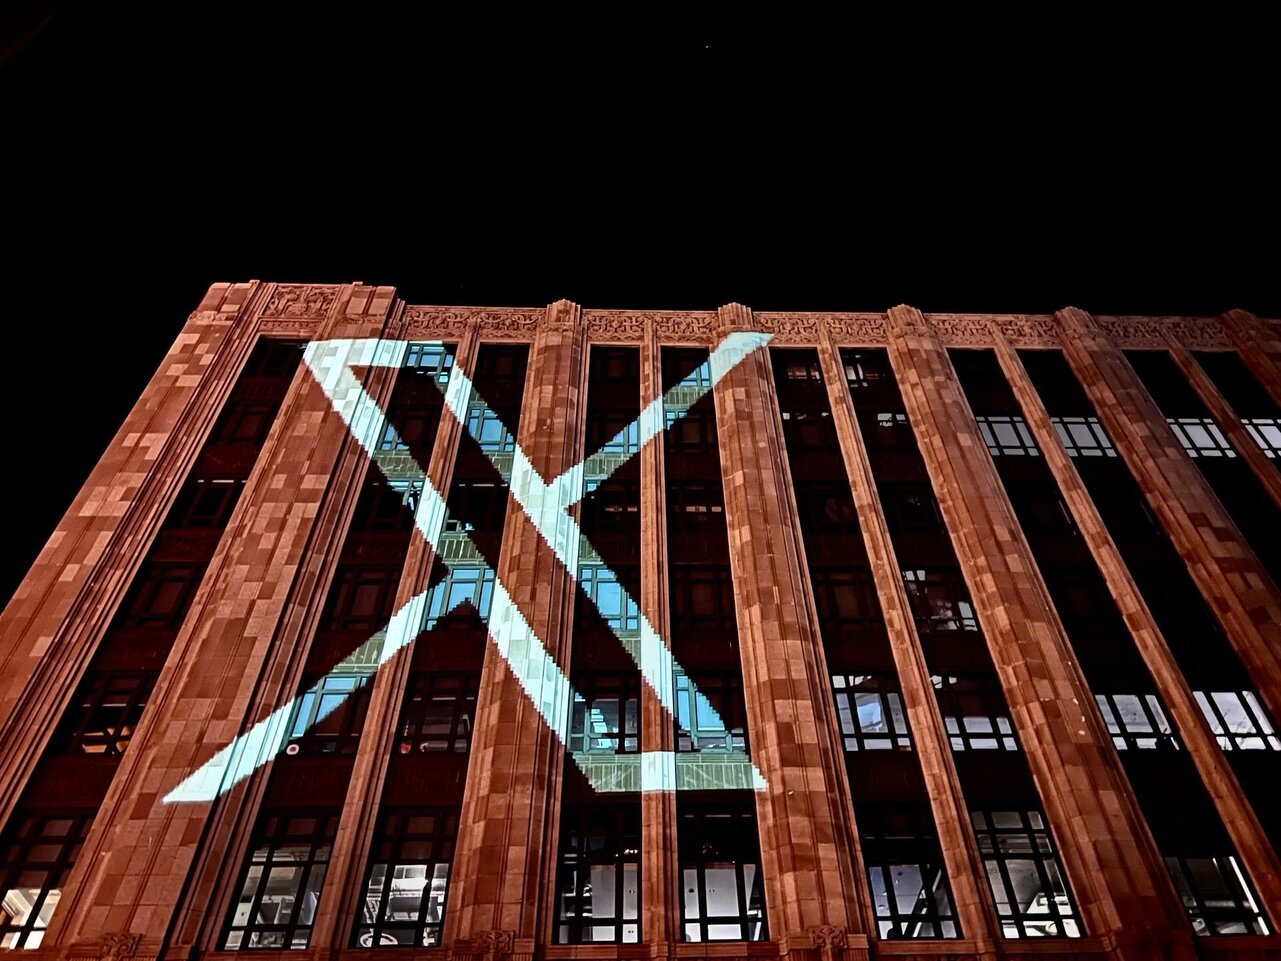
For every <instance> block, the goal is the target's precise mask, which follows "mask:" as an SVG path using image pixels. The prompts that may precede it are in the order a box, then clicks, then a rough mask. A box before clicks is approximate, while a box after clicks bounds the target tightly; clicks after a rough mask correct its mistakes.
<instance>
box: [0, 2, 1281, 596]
mask: <svg viewBox="0 0 1281 961" xmlns="http://www.w3.org/2000/svg"><path fill="white" fill-rule="evenodd" d="M268 6H270V7H271V10H270V11H264V10H263V9H261V8H264V7H268ZM365 6H368V5H363V4H362V5H355V4H352V5H343V7H342V10H341V12H333V11H329V10H326V9H323V8H322V6H321V5H318V4H310V5H293V6H288V5H284V4H281V5H275V4H272V5H267V4H254V5H244V6H238V5H236V4H230V3H222V4H195V5H186V4H169V5H165V6H163V7H162V6H156V7H155V8H154V9H145V7H147V5H135V6H134V7H133V8H132V9H129V10H124V11H122V10H121V9H119V8H118V5H114V4H100V3H84V4H59V3H56V2H52V0H20V2H17V3H15V4H13V5H11V6H10V7H9V8H7V9H6V10H5V12H4V13H3V15H0V58H3V62H2V63H0V118H3V126H2V127H0V130H2V131H3V134H2V136H0V171H3V173H4V184H5V188H6V189H5V191H4V194H3V198H4V199H3V204H2V206H0V225H2V229H3V235H4V238H5V245H4V246H5V250H6V254H5V255H4V260H3V261H2V262H0V263H3V266H0V278H2V279H3V280H4V282H5V286H4V291H5V294H4V301H3V307H0V310H3V313H4V320H5V331H6V336H7V337H8V345H9V349H8V351H7V361H8V363H7V365H6V395H7V401H8V404H7V408H8V414H9V416H8V419H7V426H8V428H9V435H10V436H9V440H10V445H9V447H8V448H7V450H8V451H9V453H8V455H7V457H6V463H5V470H4V472H3V483H4V494H5V495H6V502H5V503H6V505H8V507H9V518H10V519H9V520H8V521H7V522H6V523H5V525H4V528H3V530H4V535H5V536H4V544H5V548H6V549H5V551H4V552H3V557H2V558H0V600H3V599H7V598H8V597H9V595H10V594H11V592H12V590H13V588H14V587H15V586H16V585H17V582H18V580H19V579H20V578H21V576H22V574H23V573H24V572H25V570H26V569H27V567H28V566H29V565H30V563H31V561H32V560H33V559H34V557H35V555H36V553H37V552H38V551H39V549H40V547H41V546H42V545H43V543H44V541H45V540H46V538H47V537H48V535H49V533H50V532H51V531H52V530H53V528H54V526H55V524H56V523H57V520H58V518H59V517H60V516H61V515H62V513H63V512H64V511H65V510H66V508H67V506H68V504H69V503H70V501H71V499H72V497H73V496H74V494H75V492H76V491H77V489H78V488H79V486H80V484H81V483H82V482H83V481H84V479H85V477H86V476H87V475H88V472H89V470H90V469H91V468H92V466H93V464H94V463H95V462H96V460H97V459H98V457H99V456H100V454H101V452H102V450H103V448H104V447H105V445H106V444H107V442H108V441H109V439H110V438H111V436H112V435H113V434H114V432H115V430H116V429H117V428H118V427H119V425H120V423H121V421H122V420H123V418H124V416H125V414H126V412H127V411H128V409H129V408H130V406H131V405H132V404H133V402H134V401H135V400H136V398H137V396H138V394H139V393H140V391H141V390H142V388H143V386H144V384H145V383H146V380H147V378H148V377H149V376H150V374H151V373H152V372H153V371H154V369H155V367H156V366H157V364H158V363H159V361H160V359H161V357H162V356H163V355H164V353H165V351H166V350H167V349H168V347H169V344H170V343H171V342H172V340H173V338H174V336H175V335H176V334H177V333H178V331H179V329H180V328H181V326H182V323H183V321H184V319H185V317H186V315H187V313H188V312H189V311H191V310H192V309H193V308H194V307H195V305H196V303H197V301H198V300H199V298H200V295H201V293H202V292H203V291H204V290H205V289H206V288H207V287H208V285H209V284H210V283H212V282H215V281H234V280H247V279H251V278H256V279H262V280H278V281H302V282H346V281H352V280H361V281H364V282H365V283H370V284H373V283H383V284H394V285H396V286H397V287H398V288H399V290H400V293H401V295H402V296H404V297H406V298H407V299H408V300H409V301H410V302H413V303H440V304H478V305H541V304H545V303H548V302H549V301H552V300H555V299H557V298H560V297H568V298H571V299H573V300H576V301H578V302H580V303H582V304H584V305H586V306H593V307H651V308H704V309H707V308H714V307H716V306H718V305H720V304H723V303H726V302H728V301H731V300H737V301H740V302H742V303H745V304H747V305H749V306H751V307H754V308H757V309H809V310H882V309H885V308H887V307H890V306H893V305H894V304H898V303H902V302H906V303H910V304H913V305H915V306H918V307H920V308H922V309H924V310H940V311H987V310H990V311H1001V312H1007V311H1017V312H1022V311H1036V312H1047V311H1052V310H1054V309H1056V308H1058V307H1061V306H1064V305H1067V304H1075V305H1077V306H1080V307H1083V308H1086V309H1088V310H1092V311H1095V312H1098V313H1145V314H1149V313H1151V314H1162V313H1184V314H1215V313H1219V312H1221V311H1223V310H1225V309H1227V308H1229V307H1235V306H1240V307H1245V308H1247V309H1250V310H1253V311H1255V312H1257V313H1260V314H1264V315H1269V316H1278V315H1281V287H1278V284H1277V282H1276V278H1277V269H1276V265H1277V263H1278V254H1279V253H1281V251H1279V250H1278V247H1279V242H1278V230H1277V223H1278V220H1277V214H1278V208H1279V207H1281V204H1279V203H1278V187H1277V173H1276V170H1277V157H1276V156H1275V154H1270V153H1268V152H1267V150H1266V148H1265V144H1266V143H1267V142H1268V141H1270V140H1271V139H1272V137H1273V131H1272V129H1271V128H1273V127H1274V126H1275V122H1276V119H1275V118H1276V116H1277V104H1276V86H1277V85H1276V81H1275V77H1274V76H1272V75H1271V72H1270V68H1269V65H1270V64H1271V63H1272V62H1273V55H1272V54H1271V53H1270V52H1269V50H1268V49H1267V44H1268V42H1269V38H1271V36H1272V34H1271V33H1270V32H1269V31H1267V30H1265V29H1264V28H1263V26H1262V25H1261V24H1256V23H1249V22H1245V21H1240V20H1238V21H1234V22H1231V23H1227V22H1224V23H1215V22H1211V21H1209V20H1208V19H1207V18H1206V15H1205V11H1200V12H1198V13H1197V14H1196V18H1195V19H1189V20H1188V21H1186V22H1184V21H1178V20H1175V19H1164V20H1159V21H1158V20H1156V19H1155V18H1149V19H1147V20H1145V21H1144V22H1143V23H1141V24H1134V25H1127V24H1122V23H1119V22H1116V21H1115V20H1110V21H1108V22H1107V23H1105V24H1085V23H1081V22H1079V21H1075V20H1073V21H1068V20H1054V19H1053V17H1055V16H1057V17H1060V18H1064V17H1066V16H1067V15H1068V8H1064V9H1058V8H1054V9H1052V10H1050V9H1047V11H1043V13H1045V14H1046V16H1044V17H1043V16H1039V15H1038V17H1037V18H1036V20H1037V21H1038V22H1037V23H1034V22H1032V21H1031V20H1029V21H1028V22H998V21H993V22H978V21H977V20H975V19H973V18H974V17H975V16H976V14H975V13H974V12H973V11H966V12H965V13H964V14H963V15H962V14H959V13H953V14H950V15H949V17H950V18H951V19H948V20H946V21H938V20H931V19H930V17H929V15H927V14H926V13H925V11H924V10H921V9H918V10H915V11H914V12H908V13H907V14H906V15H905V16H906V19H905V20H904V22H901V23H874V22H872V21H871V20H870V19H866V20H865V19H864V18H861V17H859V16H856V17H855V19H854V20H853V21H852V22H851V23H848V24H847V23H844V22H842V23H820V22H817V21H808V22H802V23H795V24H790V25H783V24H780V23H778V22H775V21H774V20H772V19H771V20H761V21H756V22H746V21H745V20H743V19H742V15H741V12H740V11H741V7H728V6H727V7H716V6H711V5H706V6H700V7H699V8H698V9H699V10H700V13H699V14H698V16H696V17H691V16H688V15H686V16H684V17H683V18H681V19H678V20H673V21H670V22H664V23H658V22H651V21H642V20H640V19H638V18H637V11H638V10H639V9H641V8H636V7H629V8H621V7H620V8H611V16H608V17H607V16H604V15H598V16H594V17H592V18H590V19H588V20H586V21H584V20H581V19H577V18H571V17H570V16H569V15H563V16H558V17H556V18H553V17H551V16H550V15H549V14H548V12H547V11H546V10H542V9H537V8H525V10H524V12H523V13H521V14H520V15H519V16H517V17H513V16H509V15H507V14H504V13H500V12H499V11H498V10H497V9H486V10H482V11H478V12H477V13H476V14H475V15H474V16H472V17H471V18H470V19H468V20H456V19H453V13H452V12H451V14H450V18H449V19H446V18H445V17H444V16H442V15H440V14H439V13H438V12H437V11H438V10H439V9H442V8H443V7H445V6H453V5H427V4H417V5H413V8H414V11H415V12H414V13H413V14H404V13H400V12H398V13H397V14H396V15H394V16H393V15H390V14H379V13H369V12H367V11H366V10H365V9H364V7H365ZM397 6H402V5H397ZM403 6H409V5H403ZM193 9H194V11H195V12H194V13H193V12H192V10H193ZM601 9H604V8H601ZM620 15H622V16H625V17H628V18H631V19H622V20H619V21H618V22H617V23H615V22H613V21H614V18H615V17H618V16H620ZM1162 16H1163V17H1167V18H1170V17H1173V16H1174V15H1173V14H1171V13H1169V12H1168V11H1162ZM1047 17H1048V18H1050V19H1047ZM24 35H25V36H27V37H28V39H26V40H25V41H24V40H23V39H22V38H23V36H24ZM1007 38H1009V39H1008V40H1007ZM1014 38H1017V41H1018V42H1017V44H1015V42H1014Z"/></svg>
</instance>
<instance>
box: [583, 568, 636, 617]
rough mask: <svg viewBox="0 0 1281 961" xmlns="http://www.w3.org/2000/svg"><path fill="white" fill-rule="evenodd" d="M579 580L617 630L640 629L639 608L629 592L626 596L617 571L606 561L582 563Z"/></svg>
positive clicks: (601, 614) (585, 592)
mask: <svg viewBox="0 0 1281 961" xmlns="http://www.w3.org/2000/svg"><path fill="white" fill-rule="evenodd" d="M578 583H579V585H580V586H581V587H582V589H583V593H584V594H586V595H587V596H588V597H589V598H591V599H592V601H593V602H594V603H595V605H596V609H597V610H598V611H599V612H600V616H601V617H602V618H603V619H604V621H605V623H606V624H608V625H609V626H610V627H611V628H613V629H614V630H616V631H639V630H640V608H639V607H638V606H637V605H636V600H635V598H633V597H631V596H630V595H627V596H626V599H624V593H623V587H622V585H621V584H620V583H619V582H618V574H617V573H615V572H614V571H613V570H612V569H610V568H608V567H606V566H605V565H603V564H582V565H580V566H579V568H578Z"/></svg>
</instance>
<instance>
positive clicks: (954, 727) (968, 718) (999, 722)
mask: <svg viewBox="0 0 1281 961" xmlns="http://www.w3.org/2000/svg"><path fill="white" fill-rule="evenodd" d="M930 680H931V681H932V682H933V684H934V691H935V695H936V696H937V698H938V704H939V712H940V713H941V714H942V715H943V726H944V727H946V728H947V733H948V735H949V737H950V738H951V741H952V750H953V751H1017V750H1018V749H1019V742H1018V741H1017V740H1016V739H1015V737H1014V725H1013V724H1012V723H1011V721H1010V709H1009V707H1008V706H1007V705H1006V703H1005V695H1004V693H1003V692H1002V691H1001V688H1000V685H999V684H998V683H997V681H996V678H995V677H991V676H986V675H977V674H971V675H956V674H945V675H938V674H936V675H934V676H933V677H931V678H930Z"/></svg>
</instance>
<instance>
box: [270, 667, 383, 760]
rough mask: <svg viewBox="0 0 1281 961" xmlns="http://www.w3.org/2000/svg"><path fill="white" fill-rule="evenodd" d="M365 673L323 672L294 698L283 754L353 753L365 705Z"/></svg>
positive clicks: (367, 689)
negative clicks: (287, 743)
mask: <svg viewBox="0 0 1281 961" xmlns="http://www.w3.org/2000/svg"><path fill="white" fill-rule="evenodd" d="M369 678H370V675H368V674H326V675H325V676H324V677H322V678H320V679H319V680H317V681H313V682H312V683H311V684H309V685H308V688H307V690H306V691H305V692H304V693H303V695H302V696H301V697H300V698H298V701H297V705H296V707H295V708H294V715H293V718H292V720H291V721H290V724H289V745H288V747H286V748H285V753H286V754H287V755H295V754H305V755H320V754H355V753H356V748H357V747H358V746H359V744H360V732H361V730H362V729H363V728H364V726H365V711H366V710H367V709H368V707H369Z"/></svg>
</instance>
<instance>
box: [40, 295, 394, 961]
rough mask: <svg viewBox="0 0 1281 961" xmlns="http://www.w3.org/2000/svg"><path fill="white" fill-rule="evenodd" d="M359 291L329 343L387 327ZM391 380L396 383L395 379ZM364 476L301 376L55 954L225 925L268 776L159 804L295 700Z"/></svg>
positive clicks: (122, 781)
mask: <svg viewBox="0 0 1281 961" xmlns="http://www.w3.org/2000/svg"><path fill="white" fill-rule="evenodd" d="M386 290H390V289H389V288H386ZM361 293H362V290H361V289H360V288H358V287H353V286H350V285H349V286H347V287H345V288H343V289H342V291H341V295H340V296H339V298H338V300H337V301H336V303H335V304H334V307H333V309H332V310H331V312H330V315H329V318H328V320H327V322H326V324H325V325H324V328H323V330H324V333H323V336H325V337H356V336H373V335H377V334H378V333H379V332H380V331H381V330H382V329H383V326H384V324H385V323H386V322H387V308H388V306H389V304H388V301H389V299H390V298H379V307H378V308H377V312H375V313H372V314H362V313H356V314H349V313H347V309H348V306H349V305H350V303H351V300H352V298H353V297H354V296H355V295H357V294H361ZM363 299H364V300H366V301H367V300H368V297H367V296H365V297H364V298H363ZM381 380H382V381H383V382H384V383H383V387H384V390H385V389H389V384H390V377H389V376H388V377H385V378H381ZM379 381H380V378H379V377H378V376H377V375H375V376H373V377H371V378H370V381H369V386H370V388H371V390H372V391H374V392H375V394H374V395H375V396H379V395H380V391H379V386H378V385H379ZM367 466H368V458H367V457H366V456H365V454H364V452H363V451H361V450H360V449H359V446H358V445H357V444H356V442H355V441H354V440H353V439H352V438H350V437H349V435H348V433H347V430H346V428H345V427H344V425H343V424H342V422H341V421H340V420H339V419H338V418H337V417H336V416H334V415H333V414H332V412H331V411H330V410H329V403H328V401H327V400H326V399H325V398H324V396H323V395H322V394H321V392H320V390H319V389H318V388H317V387H316V385H315V384H314V383H313V382H312V381H311V377H310V375H309V374H308V373H307V372H306V371H305V370H301V369H300V370H299V371H298V373H297V374H296V376H295V379H294V382H293V384H292V385H291V386H290V389H289V393H288V394H287V396H286V398H285V401H284V403H283V405H282V407H281V412H280V414H279V416H278V418H277V421H276V424H275V425H274V426H273V428H272V432H271V434H270V435H269V437H268V439H267V441H266V443H265V445H264V449H263V452H262V454H261V455H260V457H259V458H258V462H257V463H256V465H255V467H254V469H253V472H252V473H251V475H250V477H249V481H248V483H247V485H246V489H245V492H244V494H243V495H242V496H241V499H240V503H239V504H238V505H237V507H236V510H235V512H234V513H233V515H232V518H231V522H230V523H229V524H228V527H227V531H226V532H225V534H224V536H223V538H222V540H221V541H220V543H219V545H218V549H217V551H216V552H215V554H214V557H213V559H212V560H211V562H210V564H209V569H208V571H207V572H206V574H205V577H204V579H203V581H202V583H201V585H200V587H199V589H198V590H197V593H196V596H195V599H194V601H193V603H192V608H191V613H190V614H189V616H188V618H187V620H186V623H185V625H184V627H183V629H182V632H181V633H180V634H179V635H178V638H177V639H176V641H175V642H174V646H173V650H172V651H171V653H170V655H169V658H168V659H167V661H166V663H165V666H164V668H163V670H162V672H161V675H160V679H159V681H158V682H157V685H156V690H155V694H154V696H153V700H152V704H154V705H155V708H156V709H155V710H151V711H148V712H147V713H146V714H144V716H143V719H142V722H141V723H140V724H139V726H138V729H137V731H136V733H135V735H134V738H133V740H132V742H131V744H130V748H129V750H128V751H127V752H126V753H125V756H124V758H123V759H122V761H121V764H120V768H119V770H118V771H117V773H116V776H115V779H114V780H113V781H112V785H111V789H110V790H109V792H108V794H107V797H106V799H105V800H104V802H103V804H102V807H101V809H100V811H99V813H98V816H97V818H96V819H95V821H94V825H93V829H92V830H91V832H90V835H89V838H88V840H87V842H86V844H85V846H84V849H83V851H82V852H81V854H80V856H79V858H78V859H77V861H76V866H75V868H74V870H73V872H72V875H71V878H70V880H69V881H68V884H67V887H66V890H65V891H64V894H63V898H62V902H61V903H60V905H59V908H60V910H59V911H58V912H57V913H56V914H55V916H54V919H53V923H52V925H51V926H50V929H49V934H48V935H47V936H46V938H45V943H46V944H51V943H52V944H54V945H58V946H60V947H62V948H63V949H64V950H65V951H68V952H70V953H71V954H72V955H73V956H79V955H82V954H86V953H90V954H92V953H94V952H95V951H96V949H97V946H98V945H99V944H100V943H101V942H102V939H103V938H104V936H106V935H110V934H113V933H118V932H121V931H137V932H142V935H143V936H142V940H141V943H140V946H139V948H138V951H139V953H140V954H143V955H152V956H154V955H155V953H156V952H157V951H159V950H160V945H161V938H162V937H163V936H164V935H165V933H166V931H167V930H168V929H169V928H170V926H171V924H172V925H174V928H173V930H174V934H173V937H172V940H171V945H170V950H172V948H173V946H174V945H179V944H183V945H190V944H192V943H193V941H192V939H193V938H194V936H195V933H196V931H197V930H198V929H199V928H200V925H201V923H202V922H203V921H205V920H206V919H209V918H210V917H211V916H213V915H218V916H217V917H216V918H213V920H211V921H210V924H209V925H208V927H217V926H219V925H220V924H221V922H222V916H221V911H222V910H223V909H224V908H225V898H226V896H227V891H228V890H229V888H230V885H231V884H232V883H234V879H231V880H229V879H228V875H234V874H235V872H236V871H237V869H238V868H239V864H240V858H241V857H243V852H244V845H245V843H246V840H247V835H248V832H249V830H250V829H251V827H252V821H253V818H254V810H255V807H256V803H257V800H258V798H259V797H260V796H261V792H262V789H263V786H264V785H265V783H266V776H265V774H266V772H265V771H264V772H263V773H260V774H258V775H257V776H255V777H251V778H248V779H247V780H245V781H243V782H241V783H240V784H239V785H237V786H236V787H234V788H232V789H231V790H230V791H228V792H227V793H226V794H225V795H224V796H223V797H222V798H220V799H218V800H215V801H214V802H212V803H208V802H205V803H190V804H188V803H177V804H165V803H164V801H163V798H164V796H165V794H166V793H168V792H169V791H170V790H171V789H172V788H174V787H175V786H176V785H177V784H178V783H180V782H181V781H182V780H183V779H184V778H185V777H186V776H187V775H189V774H191V773H193V772H194V771H195V770H196V769H197V768H198V767H199V766H200V765H201V764H202V763H204V762H205V761H206V760H208V758H209V757H210V756H211V755H212V754H213V753H214V752H215V751H217V750H219V749H221V748H222V747H224V746H225V745H226V744H228V743H229V742H231V741H232V740H233V739H234V738H235V737H236V735H237V734H239V733H241V731H242V730H244V729H245V728H247V727H248V725H249V724H250V723H252V722H254V721H256V720H258V719H259V718H261V717H263V716H265V715H267V714H269V713H270V712H271V711H272V710H274V709H275V708H276V707H278V706H279V705H280V704H281V703H284V702H285V701H287V700H288V699H289V698H290V697H292V696H293V694H294V691H295V690H296V688H297V683H298V676H299V673H300V672H301V669H302V663H303V660H304V659H305V656H306V647H307V644H306V640H305V639H307V638H309V637H310V629H309V628H308V627H305V626H304V625H312V626H314V619H315V618H316V617H318V616H319V608H320V605H321V603H322V602H323V599H324V596H325V587H326V585H327V577H328V574H329V573H332V569H333V561H334V560H335V559H336V554H337V546H338V544H340V543H341V536H342V533H343V532H344V531H345V529H346V526H347V519H348V518H349V516H350V511H351V508H352V507H353V506H354V503H355V496H356V495H355V491H356V489H357V488H358V487H359V484H360V481H361V479H363V477H364V472H365V470H366V468H367ZM326 491H328V494H329V496H328V497H326V498H322V494H324V493H325V492H326ZM264 662H265V664H264ZM255 681H256V683H255ZM219 879H221V881H222V884H221V887H220V888H216V887H215V885H216V883H217V882H218V880H219ZM220 894H221V897H220ZM210 937H212V934H211V935H210Z"/></svg>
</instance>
